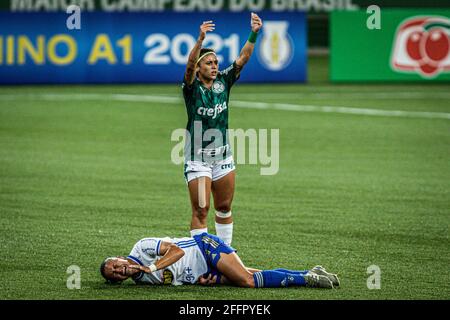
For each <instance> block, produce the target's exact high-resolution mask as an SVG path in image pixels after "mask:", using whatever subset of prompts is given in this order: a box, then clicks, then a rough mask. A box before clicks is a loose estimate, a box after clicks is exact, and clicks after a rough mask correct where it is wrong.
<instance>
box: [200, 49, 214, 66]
mask: <svg viewBox="0 0 450 320" xmlns="http://www.w3.org/2000/svg"><path fill="white" fill-rule="evenodd" d="M207 52H214V53H215V51H214V49H211V48H201V49H200V54H199V55H198V57H199V58H200V57H201V56H202V55H204V54H205V53H207ZM198 63H200V61H199V62H198Z"/></svg>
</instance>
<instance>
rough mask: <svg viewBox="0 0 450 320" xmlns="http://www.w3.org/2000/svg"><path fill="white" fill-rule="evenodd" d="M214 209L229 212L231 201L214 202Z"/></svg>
mask: <svg viewBox="0 0 450 320" xmlns="http://www.w3.org/2000/svg"><path fill="white" fill-rule="evenodd" d="M214 209H216V211H220V212H230V211H231V201H223V202H221V203H218V204H214Z"/></svg>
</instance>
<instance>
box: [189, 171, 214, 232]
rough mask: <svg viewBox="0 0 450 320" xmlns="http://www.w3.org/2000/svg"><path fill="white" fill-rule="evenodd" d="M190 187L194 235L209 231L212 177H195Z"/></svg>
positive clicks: (192, 230)
mask: <svg viewBox="0 0 450 320" xmlns="http://www.w3.org/2000/svg"><path fill="white" fill-rule="evenodd" d="M188 177H189V175H188ZM188 188H189V197H190V199H191V207H192V219H191V237H192V236H194V235H196V234H200V233H203V232H208V228H207V217H208V210H209V206H210V197H211V178H210V177H208V176H200V177H197V178H193V179H192V180H190V181H189V182H188Z"/></svg>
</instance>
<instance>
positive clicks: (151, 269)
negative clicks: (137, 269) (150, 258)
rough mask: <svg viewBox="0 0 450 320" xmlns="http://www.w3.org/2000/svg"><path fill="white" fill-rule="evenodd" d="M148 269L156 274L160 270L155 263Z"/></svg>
mask: <svg viewBox="0 0 450 320" xmlns="http://www.w3.org/2000/svg"><path fill="white" fill-rule="evenodd" d="M148 268H149V269H150V272H155V271H156V270H158V268H157V267H156V265H155V264H154V263H152V264H151V265H149V266H148Z"/></svg>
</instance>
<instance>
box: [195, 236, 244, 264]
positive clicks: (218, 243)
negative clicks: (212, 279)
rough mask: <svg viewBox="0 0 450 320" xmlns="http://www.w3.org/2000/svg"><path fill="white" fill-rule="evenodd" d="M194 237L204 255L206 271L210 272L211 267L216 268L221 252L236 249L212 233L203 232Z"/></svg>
mask: <svg viewBox="0 0 450 320" xmlns="http://www.w3.org/2000/svg"><path fill="white" fill-rule="evenodd" d="M194 239H195V241H196V242H197V245H198V246H199V248H200V250H201V251H202V253H203V256H204V257H205V260H206V263H207V265H208V272H211V269H217V262H219V259H220V254H221V253H226V254H230V253H233V252H235V251H236V250H235V249H233V248H232V247H230V246H229V245H227V244H226V243H225V242H223V240H222V239H220V238H219V237H218V236H215V235H213V234H209V233H206V232H204V233H201V234H199V235H196V236H194Z"/></svg>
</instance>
